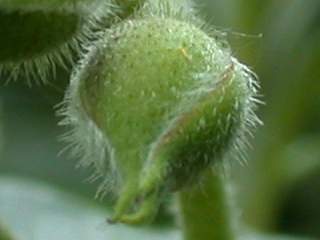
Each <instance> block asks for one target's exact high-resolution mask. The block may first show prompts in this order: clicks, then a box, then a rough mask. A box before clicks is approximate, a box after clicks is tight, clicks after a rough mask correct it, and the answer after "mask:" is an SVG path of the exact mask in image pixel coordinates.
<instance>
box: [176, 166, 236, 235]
mask: <svg viewBox="0 0 320 240" xmlns="http://www.w3.org/2000/svg"><path fill="white" fill-rule="evenodd" d="M178 201H179V205H180V212H181V217H182V224H183V232H184V239H185V240H208V239H210V240H233V239H234V235H233V231H232V226H231V225H232V224H231V220H230V215H229V206H228V200H227V198H226V190H225V186H224V181H223V179H222V178H221V176H220V175H219V174H217V173H215V172H213V171H212V170H208V171H207V172H206V173H205V174H204V176H203V181H202V182H201V184H198V185H195V186H192V187H191V188H189V189H185V190H183V191H182V192H180V193H179V196H178Z"/></svg>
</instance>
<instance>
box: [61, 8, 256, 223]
mask: <svg viewBox="0 0 320 240" xmlns="http://www.w3.org/2000/svg"><path fill="white" fill-rule="evenodd" d="M168 6H169V7H170V4H168ZM163 9H168V8H163ZM188 19H192V18H188V17H187V16H186V17H184V18H182V17H181V15H179V16H178V15H174V14H170V13H168V12H167V11H166V12H165V13H164V12H163V13H162V14H161V13H159V14H152V13H149V15H148V14H145V15H142V16H141V17H136V18H135V19H132V20H127V21H125V22H123V23H120V24H118V25H116V26H113V27H112V28H111V29H110V30H108V31H107V32H106V34H105V37H104V39H102V40H101V41H100V44H99V45H98V46H97V47H95V48H94V49H92V50H91V52H90V53H89V54H88V56H86V57H85V59H84V60H83V62H82V66H81V67H80V69H79V70H78V71H77V72H76V73H75V74H74V76H73V79H72V82H71V86H70V90H69V93H68V95H67V98H66V99H67V100H66V102H67V108H66V109H65V111H64V114H65V115H67V118H66V121H67V122H66V123H67V124H71V125H73V126H74V130H73V132H72V135H71V136H70V139H71V142H76V143H77V144H76V146H77V149H76V150H75V152H76V153H77V154H78V155H83V156H84V159H83V160H82V163H84V164H85V165H90V164H93V165H94V166H95V169H96V171H97V172H98V176H102V177H103V178H104V181H105V183H106V182H107V183H109V182H110V180H107V179H110V176H112V178H113V179H112V180H114V178H115V177H116V178H117V185H116V188H117V189H118V190H119V191H118V194H119V198H118V201H117V203H116V207H115V214H114V217H113V218H112V221H115V222H116V221H120V222H125V223H140V222H144V221H147V220H149V219H150V218H151V217H152V215H153V214H154V213H155V212H156V208H157V206H158V205H159V202H160V199H161V198H160V196H162V195H163V193H165V192H168V191H178V190H180V189H181V188H183V187H185V186H187V185H190V184H192V183H195V182H197V180H198V179H199V176H200V175H201V174H202V172H203V171H204V170H205V169H207V168H209V167H211V166H213V165H215V164H217V163H220V162H221V161H222V159H223V158H224V156H225V155H226V153H228V152H230V151H232V149H233V148H238V145H239V143H240V142H241V139H242V136H244V135H245V134H244V132H245V131H247V130H246V129H248V128H251V127H252V126H253V125H254V124H255V123H256V117H255V115H254V113H253V109H254V106H255V99H254V97H255V95H256V86H257V85H256V82H255V78H254V77H253V76H254V75H253V74H252V73H251V72H250V71H249V70H248V68H246V67H245V66H244V65H242V64H240V63H239V62H238V61H237V60H236V59H235V58H233V57H232V56H231V53H230V51H229V49H227V48H225V47H222V46H223V44H221V43H220V42H218V41H217V40H216V39H215V38H214V37H212V36H211V34H210V33H207V32H206V31H205V30H203V29H202V28H201V27H200V26H198V25H197V24H194V23H193V22H190V21H189V20H188ZM83 135H85V136H84V137H85V139H83ZM80 138H82V140H81V139H80ZM98 140H99V141H102V142H103V143H101V142H99V141H98ZM98 142H99V143H98ZM94 145H95V147H92V146H94ZM88 146H89V147H88ZM79 149H80V152H81V151H82V153H79V152H78V150H79ZM92 152H94V153H92ZM97 153H99V156H97ZM88 156H89V157H90V159H87V158H88ZM92 157H94V158H92ZM107 159H108V160H107ZM107 161H108V163H106V162H107ZM101 166H103V170H102V171H101V169H100V168H101ZM108 168H109V169H111V172H112V173H113V174H110V173H108V171H107V170H106V169H108ZM106 185H108V184H104V185H103V187H102V189H105V188H106Z"/></svg>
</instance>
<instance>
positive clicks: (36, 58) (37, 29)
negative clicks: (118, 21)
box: [0, 0, 110, 79]
mask: <svg viewBox="0 0 320 240" xmlns="http://www.w3.org/2000/svg"><path fill="white" fill-rule="evenodd" d="M109 8H110V4H109V3H106V2H101V1H97V0H91V1H89V0H82V1H80V0H47V1H38V0H31V1H22V0H10V1H9V0H7V1H6V0H1V1H0V24H1V28H0V36H1V38H0V46H1V47H0V72H6V73H9V75H10V76H9V78H16V77H18V76H19V75H22V76H26V77H27V78H29V77H35V78H42V79H45V78H46V73H47V71H48V69H49V67H50V66H52V64H55V63H60V64H63V63H64V62H65V60H69V61H70V60H71V58H72V52H73V51H77V50H79V45H80V43H84V41H85V40H86V39H87V38H92V33H93V32H92V31H91V29H93V28H94V27H96V26H97V24H96V23H97V20H98V19H100V18H101V16H102V15H107V14H108V11H109Z"/></svg>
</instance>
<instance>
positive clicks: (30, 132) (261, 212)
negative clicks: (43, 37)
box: [0, 0, 320, 240]
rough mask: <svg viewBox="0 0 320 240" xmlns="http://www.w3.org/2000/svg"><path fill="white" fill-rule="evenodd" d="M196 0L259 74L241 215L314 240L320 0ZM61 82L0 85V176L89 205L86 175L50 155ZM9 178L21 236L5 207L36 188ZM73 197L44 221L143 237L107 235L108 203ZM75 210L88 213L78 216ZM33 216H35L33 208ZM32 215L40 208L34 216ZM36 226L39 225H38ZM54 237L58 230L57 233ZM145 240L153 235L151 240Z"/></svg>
mask: <svg viewBox="0 0 320 240" xmlns="http://www.w3.org/2000/svg"><path fill="white" fill-rule="evenodd" d="M196 1H198V3H199V4H202V6H203V7H202V8H201V11H203V12H205V14H206V18H207V19H209V20H210V21H211V23H212V25H214V26H215V27H216V28H217V29H219V30H221V31H223V32H224V33H225V34H226V37H227V38H228V40H229V41H230V43H231V45H232V48H233V50H234V53H235V55H236V56H237V57H239V58H240V59H241V60H242V61H243V62H245V63H247V64H249V65H250V66H252V68H253V70H254V71H255V72H257V73H258V75H259V77H260V82H261V85H262V90H261V92H263V94H264V97H263V100H264V101H265V102H266V105H265V106H264V107H262V110H261V112H260V117H261V118H262V119H263V121H264V122H265V125H264V127H262V128H261V129H259V131H258V136H257V137H256V139H255V141H254V143H253V144H252V145H253V146H252V149H251V150H250V151H249V152H248V165H247V166H244V167H243V166H238V165H236V166H233V173H234V174H233V176H234V178H235V182H237V184H236V188H237V193H236V196H237V197H238V199H237V200H238V204H237V205H238V207H239V208H240V209H241V212H242V217H241V218H242V219H243V220H244V221H245V223H246V224H247V225H249V226H250V228H252V229H258V230H261V231H264V232H272V233H278V234H289V233H290V235H292V236H298V235H302V236H306V237H314V238H316V239H317V238H320V232H319V226H320V205H319V204H318V203H319V202H320V187H319V186H320V183H319V179H320V126H319V122H320V68H319V64H320V44H319V43H320V1H319V0H305V1H303V0H283V1H278V0H265V1H261V0H196ZM203 16H205V15H203ZM260 34H262V36H260ZM1 78H5V76H1ZM68 78H69V76H68V74H67V73H66V72H63V71H62V70H61V71H59V73H58V75H57V77H56V79H53V80H51V81H50V83H49V84H48V85H46V86H40V87H39V86H34V87H33V88H32V89H30V88H28V87H26V86H25V85H24V81H17V82H16V83H10V85H8V86H1V87H0V102H1V103H2V105H3V109H2V113H1V114H0V116H1V119H0V123H1V128H2V129H3V133H2V135H1V136H0V138H3V139H4V143H3V147H2V152H1V155H0V156H1V158H0V174H1V175H10V176H13V177H14V176H19V177H21V176H22V177H26V178H32V179H34V180H36V181H44V182H47V183H49V184H51V185H55V186H56V187H59V188H61V189H62V191H69V192H73V193H74V195H82V196H85V197H87V198H88V199H90V198H92V196H93V195H94V191H95V190H94V185H91V184H88V183H83V179H84V178H85V176H88V173H84V172H83V170H82V171H80V170H78V171H75V170H74V162H73V161H72V160H67V159H66V157H65V156H64V155H59V156H58V155H57V153H58V152H59V151H60V150H61V149H62V148H63V146H62V144H61V143H59V142H58V141H57V137H58V136H59V135H60V134H61V133H62V132H63V129H60V128H58V127H57V126H56V124H57V122H58V119H57V118H55V116H54V106H55V105H56V104H58V103H59V102H61V100H62V96H63V94H64V91H65V86H66V84H67V82H68ZM1 82H3V81H2V79H1ZM10 179H12V178H10ZM10 179H9V180H8V179H7V180H6V181H2V182H1V184H0V219H1V220H3V221H4V222H5V221H6V220H9V222H10V221H11V223H12V221H13V222H15V221H17V223H19V224H20V225H16V226H17V229H13V230H14V231H18V232H19V231H21V232H20V234H27V233H26V232H24V230H25V229H26V225H24V224H25V223H26V222H28V221H26V220H24V219H23V218H27V217H28V216H29V215H28V214H27V215H26V214H25V215H23V214H21V215H18V216H15V217H14V216H13V215H12V212H16V213H18V214H19V211H17V210H16V209H17V208H15V207H12V206H13V205H11V208H9V207H5V205H4V204H5V202H6V204H8V202H9V201H14V199H20V200H21V199H24V198H23V196H26V194H27V192H32V191H33V190H31V188H33V187H32V186H31V185H32V184H31V185H28V184H27V185H23V184H22V183H21V182H19V184H18V182H15V181H13V180H10ZM10 188H12V189H13V190H12V191H11V194H13V193H14V191H16V194H17V195H16V196H14V197H12V198H13V199H9V198H6V197H7V194H8V193H6V192H5V189H10ZM46 191H48V192H46ZM50 191H51V190H44V192H45V193H43V194H44V195H41V191H40V190H37V194H39V196H38V198H39V201H40V200H41V198H42V197H43V198H44V199H47V198H48V197H47V195H50V193H49V192H50ZM19 194H20V195H19ZM34 196H36V195H35V194H34ZM64 198H65V197H62V199H64ZM77 199H78V198H72V204H70V202H69V201H70V200H69V199H68V200H61V202H63V203H61V204H62V205H63V207H61V206H59V203H57V204H58V205H55V206H58V207H57V215H52V216H50V218H52V217H53V218H54V217H56V218H55V219H48V221H50V222H51V223H53V222H55V221H56V220H57V218H58V219H60V220H61V221H62V222H64V223H65V224H62V225H68V224H70V226H72V227H75V228H78V229H79V226H80V228H82V229H84V228H85V227H84V226H86V225H85V223H88V221H90V219H94V220H93V223H90V227H92V226H93V225H94V224H96V225H95V226H99V224H100V226H103V227H102V229H101V230H100V229H99V227H98V230H97V229H94V230H93V231H96V230H97V231H96V232H95V233H92V234H98V235H99V234H100V235H101V236H102V237H103V236H105V235H104V234H105V232H106V231H114V232H113V233H110V234H115V235H114V236H117V237H118V238H119V239H126V237H125V236H122V235H119V234H121V233H122V232H123V233H124V234H125V232H126V233H129V234H130V236H131V237H136V238H137V239H142V236H143V235H144V233H141V232H139V231H138V232H136V230H134V231H132V230H129V229H122V228H121V229H120V230H119V229H117V228H115V229H114V230H111V229H110V230H109V229H108V230H105V229H106V227H105V225H104V222H103V219H104V218H105V216H104V214H103V213H102V212H104V211H103V210H101V211H99V209H105V208H106V209H107V208H108V207H105V206H106V205H108V203H105V202H106V201H103V202H100V203H98V204H99V205H100V206H99V208H97V207H95V206H93V207H91V206H90V207H88V209H87V210H85V208H86V206H87V205H86V204H84V205H83V204H82V203H79V205H78V204H76V206H73V205H74V203H75V202H77V201H78V200H77ZM29 200H30V199H29ZM29 200H28V199H26V201H25V202H23V203H22V202H19V203H20V204H19V203H17V205H16V206H21V211H22V210H23V209H26V208H27V204H28V203H29V202H28V201H29ZM34 200H35V199H34V198H33V200H32V201H33V203H32V204H33V205H37V206H40V205H39V202H34ZM44 201H45V203H44V204H43V205H42V207H43V208H42V210H45V211H47V210H46V209H49V208H50V207H51V205H50V204H51V203H52V204H53V203H54V202H55V201H58V202H59V201H60V200H58V197H54V198H52V199H51V200H50V201H49V200H48V201H47V200H44ZM65 201H66V202H68V203H65ZM88 201H90V200H88ZM79 202H81V200H79ZM13 204H14V203H13ZM30 204H31V203H30ZM90 204H92V203H90ZM90 204H89V205H90ZM67 206H72V207H71V208H70V209H69V210H68V214H69V211H70V214H72V217H70V215H69V216H63V217H62V218H59V217H61V216H62V215H59V212H63V210H62V209H66V208H67ZM60 208H61V209H60ZM91 208H93V210H90V209H91ZM30 209H32V208H30ZM10 210H11V211H10ZM80 210H81V211H84V212H86V213H84V212H77V211H80ZM34 211H35V212H38V210H36V209H34ZM91 211H92V212H91ZM4 212H6V214H5V213H4ZM106 212H108V210H106ZM164 212H167V211H164ZM22 213H23V211H22ZM51 213H52V212H51ZM39 214H44V212H43V211H42V212H41V211H39ZM2 215H3V216H2ZM39 216H43V217H48V218H49V216H48V212H47V213H46V216H44V215H39ZM85 216H87V217H88V219H85V218H86V217H85ZM6 218H7V219H6ZM10 218H11V220H10ZM70 218H71V220H70ZM81 218H82V219H81ZM72 219H73V220H72ZM82 220H83V221H84V222H81V221H82ZM30 221H31V220H30ZM70 221H71V222H70ZM99 221H100V222H101V223H100V222H99ZM31 222H32V221H31ZM80 222H81V224H84V225H81V224H80ZM160 223H161V224H164V225H166V226H167V225H172V223H173V221H172V216H171V215H170V214H169V215H168V214H167V213H166V214H161V216H160V217H159V220H158V221H157V223H156V224H160ZM30 224H31V223H30ZM77 224H79V225H77ZM76 225H77V226H76ZM10 226H14V224H10ZM42 227H43V228H44V229H40V228H42ZM45 227H46V228H45ZM72 227H70V229H73V228H72ZM19 229H20V230H19ZM23 229H24V230H23ZM50 229H51V230H52V229H56V228H54V227H53V226H52V225H42V226H41V227H39V228H38V231H35V232H34V233H29V234H31V235H32V234H39V236H38V237H40V238H41V236H43V235H41V234H43V231H45V230H46V231H49V230H50ZM91 230H92V229H91ZM91 230H88V231H91ZM133 232H135V233H133ZM156 232H160V235H161V236H162V237H163V236H168V237H171V236H173V237H172V238H170V239H175V236H176V233H175V232H174V231H173V232H172V231H171V230H166V231H165V230H164V229H163V228H161V230H156ZM163 232H166V233H163ZM63 233H64V232H63V231H62V234H63ZM56 234H59V233H58V231H57V232H56ZM64 234H65V235H64V237H66V236H68V235H66V234H68V233H64ZM72 234H77V233H72ZM86 234H89V235H85V233H83V236H90V238H91V239H93V238H92V236H95V235H90V234H91V233H86ZM135 234H136V235H135ZM139 234H142V235H139ZM163 234H168V235H163ZM171 234H172V235H171ZM31 235H30V236H31ZM49 235H50V234H48V236H49ZM100 235H99V236H100ZM156 235H157V234H156V233H155V238H154V239H159V237H158V236H156ZM53 236H55V237H57V235H52V239H59V238H54V237H53ZM101 236H100V237H101ZM112 236H113V235H112ZM77 237H78V235H77ZM40 238H39V239H40ZM88 238H89V237H88ZM88 238H86V239H88ZM26 239H30V238H26ZM35 239H37V238H35ZM42 239H43V237H42ZM46 239H48V238H46ZM66 239H68V240H72V239H73V238H71V237H70V238H66ZM77 239H80V238H77ZM96 239H99V237H98V236H97V238H96ZM130 239H132V238H130ZM147 239H153V238H151V237H149V235H148V238H147ZM161 239H162V238H161ZM168 239H169V238H168ZM244 239H249V237H246V238H244ZM252 239H256V238H255V237H252ZM271 239H277V238H275V237H272V238H271Z"/></svg>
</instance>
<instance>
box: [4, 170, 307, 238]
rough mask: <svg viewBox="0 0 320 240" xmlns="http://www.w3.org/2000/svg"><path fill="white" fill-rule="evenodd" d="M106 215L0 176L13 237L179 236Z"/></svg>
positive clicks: (38, 185) (36, 185) (7, 223)
mask: <svg viewBox="0 0 320 240" xmlns="http://www.w3.org/2000/svg"><path fill="white" fill-rule="evenodd" d="M108 216H110V211H109V210H108V209H103V208H101V207H98V206H97V205H94V204H93V203H92V202H88V201H86V200H84V199H82V198H79V197H77V196H73V195H71V194H69V193H64V192H62V191H60V190H58V189H56V188H53V187H50V186H48V185H45V184H43V183H40V182H35V181H32V180H27V179H22V178H13V177H4V176H2V177H0V218H1V220H3V221H4V223H5V226H7V227H8V228H9V230H10V231H11V233H13V236H15V240H31V239H32V240H43V239H46V240H57V239H59V240H88V239H90V240H126V239H130V240H143V239H148V240H163V239H170V240H178V239H180V234H179V232H178V231H177V230H176V229H174V228H159V227H139V228H133V227H128V226H125V225H108V224H107V223H106V222H105V219H106V218H107V217H108ZM239 239H240V240H303V239H298V238H288V237H282V236H279V237H277V236H260V235H256V234H245V235H243V236H242V237H240V238H239ZM304 240H307V239H304Z"/></svg>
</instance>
